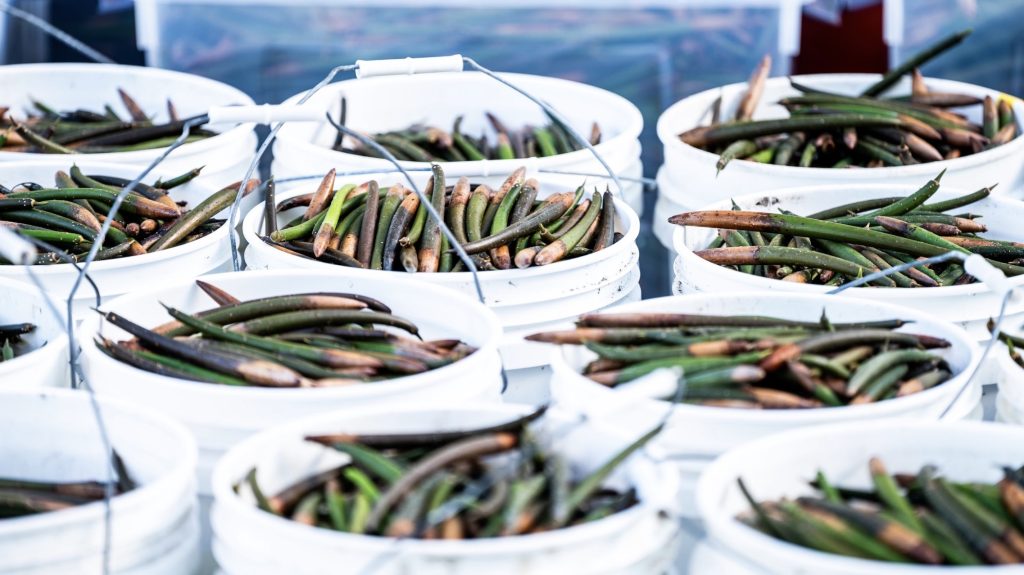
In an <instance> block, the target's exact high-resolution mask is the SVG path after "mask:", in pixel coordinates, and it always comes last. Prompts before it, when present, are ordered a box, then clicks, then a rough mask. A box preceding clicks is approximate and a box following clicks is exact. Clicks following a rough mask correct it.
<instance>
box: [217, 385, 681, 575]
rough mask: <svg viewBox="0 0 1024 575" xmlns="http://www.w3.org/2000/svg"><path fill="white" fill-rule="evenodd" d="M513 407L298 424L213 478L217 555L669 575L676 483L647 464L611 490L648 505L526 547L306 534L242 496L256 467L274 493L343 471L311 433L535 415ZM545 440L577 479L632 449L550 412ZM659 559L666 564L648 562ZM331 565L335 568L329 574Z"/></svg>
mask: <svg viewBox="0 0 1024 575" xmlns="http://www.w3.org/2000/svg"><path fill="white" fill-rule="evenodd" d="M530 409H532V408H529V407H526V406H514V405H490V404H477V405H464V406H461V407H453V406H450V405H448V404H445V405H439V404H435V405H427V406H424V405H411V404H403V405H392V406H388V407H386V408H385V407H377V408H373V409H367V410H361V411H358V412H356V411H355V410H348V411H339V412H336V413H331V414H321V415H319V416H317V417H313V418H309V419H305V420H302V421H297V422H294V423H293V424H290V425H287V426H283V427H279V428H276V429H273V430H269V431H267V432H264V433H261V434H260V435H258V436H255V437H252V438H250V439H248V440H246V441H245V442H244V443H243V444H241V445H239V446H237V447H235V448H233V449H232V450H231V451H230V452H229V453H228V454H227V455H225V456H224V458H223V459H221V461H220V462H219V463H218V465H217V469H216V470H215V472H214V479H213V489H214V496H215V503H214V509H213V528H214V537H215V539H214V554H215V555H216V558H217V562H218V564H219V565H220V567H221V569H222V570H223V571H224V572H225V573H227V574H229V575H235V574H242V573H244V574H245V575H264V574H267V575H269V574H276V573H293V574H295V575H305V574H313V573H324V572H325V571H326V570H327V569H330V570H331V572H333V573H352V574H359V573H365V572H367V571H368V570H371V567H372V570H373V572H374V573H375V574H376V575H394V574H399V573H416V574H417V575H431V574H441V573H443V574H445V575H468V574H477V573H483V572H487V573H492V574H495V575H503V574H520V573H531V574H552V575H553V574H562V573H580V574H591V573H616V574H622V575H625V574H634V573H635V574H637V575H641V574H642V575H650V574H652V573H662V572H664V571H665V570H666V568H667V567H668V564H669V563H670V562H671V560H672V556H673V553H672V550H673V547H672V545H673V542H674V541H675V540H676V537H677V532H678V525H677V524H676V522H675V520H674V519H671V518H669V517H667V516H666V515H664V514H663V510H665V509H666V505H671V503H672V502H671V500H670V499H669V500H666V498H665V494H666V493H667V492H669V493H670V492H671V491H670V490H671V487H672V484H673V482H674V478H673V473H672V471H671V469H670V466H667V465H665V464H663V463H656V462H654V461H653V460H652V459H649V458H647V457H643V456H637V457H633V458H631V459H629V460H628V461H627V462H626V463H625V465H624V466H623V468H622V469H619V470H618V471H616V473H615V474H613V475H612V478H611V481H612V482H613V483H614V484H615V485H618V486H619V488H623V487H625V486H626V485H631V486H633V487H635V488H636V489H637V495H638V498H639V499H640V503H639V504H638V505H636V506H634V507H632V508H630V509H628V510H625V511H623V512H620V513H616V514H615V515H612V516H610V517H607V518H605V519H602V520H599V521H595V522H593V523H588V524H585V525H580V526H575V527H570V528H566V529H558V530H554V531H549V532H546V533H539V534H530V535H522V536H517V537H501V538H487V539H477V540H463V541H437V540H433V541H426V540H398V539H393V538H386V537H369V536H363V535H352V534H345V533H337V532H333V531H331V530H326V529H318V528H313V527H309V526H304V525H299V524H296V523H295V522H293V521H290V520H287V519H284V518H281V517H277V516H274V515H271V514H269V513H265V512H263V511H260V510H259V509H257V508H256V507H255V506H254V505H253V503H251V502H249V501H247V500H243V499H242V498H240V497H239V496H238V495H237V494H236V493H235V492H234V491H233V490H232V485H233V484H234V483H235V482H236V481H237V480H239V479H240V478H242V477H244V476H245V474H246V473H248V472H249V470H250V469H252V468H253V467H256V468H257V469H258V470H259V473H260V476H259V478H260V483H261V485H262V486H263V488H264V490H266V491H267V492H271V493H272V492H276V491H277V490H278V489H281V488H283V487H284V486H286V485H288V484H290V483H292V482H293V481H295V480H298V479H299V478H301V477H305V476H307V475H308V474H311V473H314V472H316V471H321V470H323V469H326V468H328V467H331V466H334V465H337V464H338V463H339V460H338V458H337V457H336V456H335V455H336V454H335V453H333V452H329V451H325V450H324V449H323V448H320V447H317V446H314V445H312V444H310V443H308V442H305V441H303V439H302V438H303V436H304V435H306V434H309V433H320V432H328V430H329V431H330V432H337V431H339V430H341V429H344V430H346V431H351V432H356V433H374V432H388V433H402V432H411V431H441V430H450V429H460V428H467V427H476V426H484V425H492V424H495V423H498V422H501V421H507V420H509V419H512V418H514V417H516V416H519V415H522V414H524V413H526V412H528V411H529V410H530ZM540 426H541V428H540V430H539V431H538V433H539V435H540V436H541V438H550V441H552V442H553V443H552V448H553V449H556V450H558V451H559V452H560V453H562V454H563V455H565V457H567V459H568V461H569V464H570V466H571V468H572V472H573V474H579V475H582V474H585V473H587V472H588V471H592V470H594V469H596V468H597V466H599V465H601V464H602V463H604V462H605V461H606V460H608V459H610V458H611V457H612V455H613V454H615V453H616V452H617V451H618V450H619V449H621V448H622V447H624V446H625V445H626V444H627V443H628V442H629V441H631V440H632V439H633V438H632V437H630V436H626V435H621V434H618V433H616V432H615V431H613V430H611V429H608V428H605V427H603V426H601V425H600V424H595V423H587V424H582V425H581V424H579V423H578V422H576V421H575V420H572V419H570V418H568V417H565V416H561V417H559V416H558V414H557V413H550V414H549V415H548V416H547V417H545V419H544V420H542V422H541V423H540ZM653 558H657V560H656V561H651V560H650V559H653ZM326 566H330V567H326Z"/></svg>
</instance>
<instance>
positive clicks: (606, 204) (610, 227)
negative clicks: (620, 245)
mask: <svg viewBox="0 0 1024 575" xmlns="http://www.w3.org/2000/svg"><path fill="white" fill-rule="evenodd" d="M614 241H615V198H614V196H612V193H611V192H610V191H605V193H604V199H603V200H602V204H601V219H600V224H598V228H597V239H595V240H594V243H593V246H591V249H592V250H593V251H595V252H597V251H601V250H603V249H604V248H606V247H608V246H610V245H612V243H613V242H614Z"/></svg>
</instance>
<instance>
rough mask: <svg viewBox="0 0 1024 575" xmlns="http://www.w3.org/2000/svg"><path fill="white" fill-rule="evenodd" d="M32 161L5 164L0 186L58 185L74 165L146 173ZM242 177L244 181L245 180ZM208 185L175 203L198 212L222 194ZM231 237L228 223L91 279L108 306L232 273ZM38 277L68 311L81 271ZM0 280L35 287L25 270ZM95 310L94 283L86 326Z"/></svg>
mask: <svg viewBox="0 0 1024 575" xmlns="http://www.w3.org/2000/svg"><path fill="white" fill-rule="evenodd" d="M0 71H2V69H0ZM0 155H2V154H0ZM31 159H32V161H25V162H20V161H19V162H6V163H4V162H0V183H5V184H7V183H10V184H11V185H14V184H16V183H19V182H25V181H35V182H38V183H39V184H42V185H48V184H50V183H51V182H53V176H54V174H55V173H56V172H57V170H64V171H67V170H68V169H69V168H70V167H71V164H72V162H74V163H76V164H77V165H78V167H80V168H82V170H83V171H84V172H85V173H87V174H102V175H105V176H117V177H123V178H135V177H138V175H139V173H140V169H139V168H138V167H137V166H132V165H130V164H123V163H118V164H110V163H103V162H97V161H95V160H93V158H92V157H76V158H74V159H72V158H70V157H68V156H58V157H54V156H49V157H46V158H41V157H40V156H32V157H31ZM193 167H196V166H193ZM177 175H180V172H175V171H174V170H170V171H168V170H166V169H165V167H164V166H163V165H161V166H160V167H159V168H157V169H155V170H153V171H152V172H151V173H150V176H149V177H148V178H146V182H148V183H152V182H154V181H156V179H157V178H160V177H163V178H170V177H174V176H177ZM238 177H239V178H241V176H238ZM207 181H208V180H207V178H206V176H205V175H201V176H200V177H199V178H196V179H195V180H193V181H192V182H189V183H188V184H186V185H183V186H180V187H178V188H175V189H173V190H172V191H171V197H172V198H174V199H175V200H185V201H187V202H188V206H190V207H195V206H196V204H198V203H200V202H201V201H203V200H204V199H206V198H207V197H208V196H209V195H210V194H212V193H214V192H215V191H216V188H214V187H211V186H210V185H209V184H208V183H207ZM218 217H221V218H225V217H227V210H225V211H223V212H221V213H220V214H218ZM227 236H228V225H227V223H226V222H225V224H224V225H222V226H221V227H220V228H218V229H217V230H216V231H214V232H213V233H211V234H209V235H207V236H206V237H203V238H201V239H198V240H196V241H194V242H189V243H187V244H183V245H179V246H176V247H174V248H170V249H168V250H165V251H160V252H155V253H152V254H143V255H139V256H131V257H125V258H118V259H112V260H103V261H96V262H93V264H92V266H90V267H89V276H90V277H92V279H93V281H94V282H96V286H97V287H98V288H99V290H100V295H101V296H102V299H103V300H104V301H106V300H107V299H108V298H110V297H114V296H118V295H121V294H124V293H132V292H136V291H139V290H143V289H146V288H147V287H148V286H151V285H153V284H154V282H163V281H169V280H174V279H177V278H190V277H194V276H196V275H201V274H205V273H211V272H217V271H226V270H227V269H228V268H229V267H230V263H229V262H230V259H231V249H230V248H229V247H228V237H227ZM32 273H33V274H35V275H36V276H37V277H38V278H39V279H40V280H41V281H42V282H43V285H45V286H46V289H47V291H48V292H49V293H50V294H51V295H52V296H53V297H54V298H56V299H57V300H58V301H57V302H56V303H57V305H58V307H59V308H60V309H65V308H66V304H65V303H64V302H66V301H67V297H68V294H70V293H71V287H72V286H73V285H74V283H75V280H76V279H77V278H78V270H76V269H75V267H74V266H72V265H69V264H53V265H41V266H32ZM0 278H7V279H15V280H19V281H23V282H29V281H30V279H29V277H28V272H27V270H26V269H25V266H14V265H0ZM95 306H96V294H95V292H94V291H93V290H92V287H91V286H90V285H89V283H88V282H86V281H83V282H82V284H81V286H79V288H78V292H77V293H76V294H75V305H74V314H75V319H76V320H79V321H80V320H81V319H83V318H84V317H86V314H89V313H90V312H89V309H90V308H92V307H95Z"/></svg>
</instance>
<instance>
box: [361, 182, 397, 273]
mask: <svg viewBox="0 0 1024 575" xmlns="http://www.w3.org/2000/svg"><path fill="white" fill-rule="evenodd" d="M404 195H405V188H403V187H402V184H395V185H393V186H391V188H390V189H389V190H388V193H387V194H386V195H385V197H384V201H383V203H382V205H381V209H380V216H379V219H378V221H377V229H376V230H375V232H374V240H373V253H372V255H371V256H370V266H369V268H370V269H375V270H379V269H384V267H383V262H384V242H385V239H386V238H387V235H388V231H389V229H390V228H391V223H392V220H393V219H394V217H395V212H396V211H398V206H399V204H401V203H402V197H403V196H404Z"/></svg>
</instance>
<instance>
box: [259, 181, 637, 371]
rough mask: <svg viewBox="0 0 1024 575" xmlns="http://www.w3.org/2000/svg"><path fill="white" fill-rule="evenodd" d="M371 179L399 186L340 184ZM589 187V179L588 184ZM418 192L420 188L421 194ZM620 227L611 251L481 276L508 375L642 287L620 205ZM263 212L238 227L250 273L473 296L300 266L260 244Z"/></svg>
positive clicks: (555, 185)
mask: <svg viewBox="0 0 1024 575" xmlns="http://www.w3.org/2000/svg"><path fill="white" fill-rule="evenodd" d="M507 175H508V174H504V175H502V176H500V177H498V176H493V177H492V178H491V179H490V180H489V182H488V178H479V179H478V178H473V180H472V181H473V182H474V183H475V182H477V181H482V182H483V183H500V182H501V181H503V180H504V179H505V177H506V176H507ZM427 177H428V175H427V174H425V173H422V172H414V173H413V178H414V180H415V181H416V183H417V185H418V186H423V185H424V184H425V183H426V179H427ZM371 179H375V180H377V181H378V182H380V183H381V184H382V185H381V187H382V188H383V189H386V187H387V186H385V185H384V184H387V185H390V184H391V183H394V182H402V181H404V180H403V179H402V178H401V176H400V175H398V174H370V175H363V176H358V177H352V178H348V179H346V180H341V181H342V182H345V181H360V182H361V181H366V180H371ZM537 179H538V180H539V182H540V196H541V197H547V196H548V195H551V194H553V193H556V192H564V191H566V190H573V189H575V188H576V187H577V186H579V184H580V182H581V181H582V179H581V178H579V177H572V178H570V179H568V180H567V179H566V177H565V176H562V177H553V176H548V175H543V174H542V175H540V176H537ZM588 181H590V182H591V183H592V179H588ZM315 188H316V183H315V182H313V183H310V184H306V185H301V186H297V187H295V188H292V189H289V190H287V191H282V192H281V193H279V194H277V197H278V201H280V200H282V199H284V198H287V197H291V196H295V195H300V194H304V193H308V192H310V191H311V190H312V189H315ZM421 189H422V187H421ZM615 205H616V208H617V210H618V214H619V226H618V229H620V230H621V231H622V232H623V234H624V236H623V238H622V239H620V240H619V241H618V242H615V244H613V245H612V246H609V247H608V248H606V249H603V250H601V251H599V252H596V253H592V254H589V255H586V256H582V257H578V258H573V259H569V260H565V261H562V262H558V263H555V264H551V265H548V266H534V267H530V268H527V269H511V270H494V271H487V272H481V273H480V274H479V278H480V285H481V287H482V289H483V293H484V298H485V300H486V302H487V307H489V308H491V309H492V310H494V312H495V313H496V314H497V315H498V319H499V320H500V321H501V324H502V327H503V329H504V331H505V338H504V340H503V341H502V345H501V351H502V358H503V360H504V362H505V367H506V368H507V369H522V368H530V367H537V366H540V365H544V364H546V363H547V360H546V355H545V354H546V352H545V351H544V350H543V349H541V348H540V347H538V346H537V344H533V343H528V342H525V341H523V340H522V336H524V335H527V334H530V333H534V332H536V331H541V330H544V329H550V328H551V326H559V325H563V324H565V323H566V322H569V321H571V320H572V319H574V318H575V317H576V316H578V315H579V314H581V313H585V312H588V311H595V310H599V309H602V308H605V307H608V306H610V305H614V304H615V303H617V302H619V301H621V300H622V299H624V298H626V297H628V296H629V295H630V294H631V293H632V292H633V291H634V290H635V289H636V287H637V286H638V285H639V283H640V268H639V260H640V252H639V249H638V248H637V246H636V239H637V235H638V234H639V232H640V220H639V218H638V217H637V215H636V212H634V211H633V210H632V209H630V208H629V206H627V205H626V204H625V203H623V202H622V201H621V200H616V204H615ZM299 213H300V211H299V209H295V210H289V211H285V212H281V213H280V214H279V215H278V221H279V222H280V223H281V224H284V223H285V222H287V221H289V220H291V219H292V218H293V217H295V216H296V215H297V214H299ZM262 222H263V205H262V204H260V205H258V206H256V207H255V208H253V209H252V210H251V211H250V212H249V213H248V215H246V217H245V220H244V221H243V222H242V233H243V235H244V237H245V240H246V241H247V242H248V244H249V246H248V248H247V249H246V252H245V262H246V266H247V267H248V268H249V269H309V270H321V271H328V272H330V273H331V274H332V275H333V276H334V277H336V278H344V279H349V280H355V281H364V280H369V279H370V278H385V277H390V278H396V279H398V280H399V281H402V280H404V279H413V278H415V279H416V280H422V281H424V282H426V283H431V284H434V285H438V286H443V287H447V288H451V289H455V290H458V291H460V292H462V293H464V294H466V295H468V296H469V297H472V298H474V299H476V297H477V293H476V288H475V286H474V284H473V277H472V274H470V273H469V272H458V273H433V274H408V273H406V272H391V271H380V270H365V269H356V268H347V267H342V266H337V265H334V264H327V263H323V262H319V261H315V260H311V259H308V258H299V257H295V256H292V255H290V254H286V253H284V252H281V251H279V250H276V249H274V248H272V247H270V246H268V245H266V244H265V243H263V241H261V240H260V239H259V234H258V230H259V229H260V228H261V227H262Z"/></svg>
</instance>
